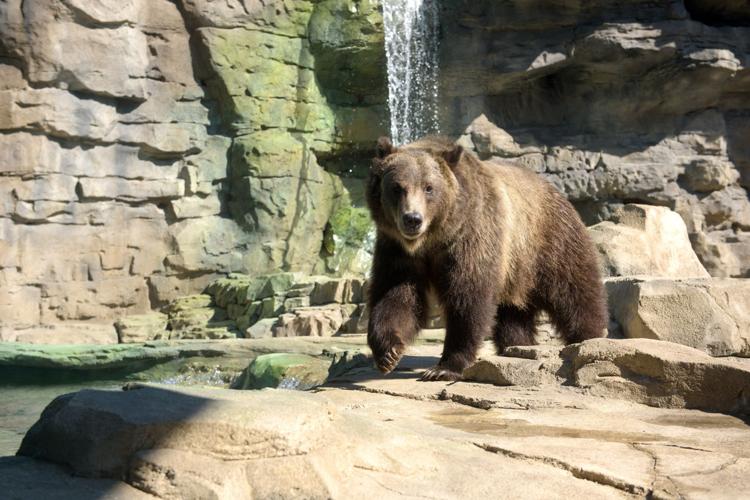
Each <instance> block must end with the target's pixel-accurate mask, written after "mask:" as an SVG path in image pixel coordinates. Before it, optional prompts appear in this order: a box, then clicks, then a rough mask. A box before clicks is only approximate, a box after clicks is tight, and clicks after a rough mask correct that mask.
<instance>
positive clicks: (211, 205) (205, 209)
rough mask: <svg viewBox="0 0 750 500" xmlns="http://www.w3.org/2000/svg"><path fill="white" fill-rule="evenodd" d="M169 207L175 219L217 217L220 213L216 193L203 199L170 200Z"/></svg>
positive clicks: (219, 204) (192, 197)
mask: <svg viewBox="0 0 750 500" xmlns="http://www.w3.org/2000/svg"><path fill="white" fill-rule="evenodd" d="M170 206H171V207H172V211H173V212H174V216H175V217H176V218H177V219H191V218H196V217H206V216H209V215H218V214H219V212H221V201H220V200H219V196H218V194H217V193H213V194H211V195H209V196H206V197H205V198H203V197H199V196H190V197H185V198H179V199H176V200H172V201H171V202H170Z"/></svg>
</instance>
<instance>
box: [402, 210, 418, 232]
mask: <svg viewBox="0 0 750 500" xmlns="http://www.w3.org/2000/svg"><path fill="white" fill-rule="evenodd" d="M403 221H404V229H406V230H408V231H416V230H417V229H419V226H421V225H422V214H420V213H419V212H408V213H405V214H404V216H403Z"/></svg>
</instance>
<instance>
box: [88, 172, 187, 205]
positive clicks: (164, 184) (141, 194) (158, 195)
mask: <svg viewBox="0 0 750 500" xmlns="http://www.w3.org/2000/svg"><path fill="white" fill-rule="evenodd" d="M79 183H80V186H81V197H82V198H83V199H115V200H122V201H145V200H149V199H156V200H159V199H169V198H179V197H181V196H183V195H184V194H185V183H184V181H183V180H182V179H174V180H170V181H167V180H158V181H134V180H125V179H120V178H117V177H109V178H107V177H104V178H90V177H82V178H81V179H80V180H79Z"/></svg>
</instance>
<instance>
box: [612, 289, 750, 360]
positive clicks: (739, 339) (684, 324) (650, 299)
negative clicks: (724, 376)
mask: <svg viewBox="0 0 750 500" xmlns="http://www.w3.org/2000/svg"><path fill="white" fill-rule="evenodd" d="M606 288H607V293H608V295H609V305H610V311H611V314H612V316H613V318H614V319H615V321H617V322H618V323H619V325H620V326H621V328H622V332H623V334H624V336H625V337H628V338H648V339H658V340H667V341H670V342H675V343H678V344H683V345H686V346H690V347H694V348H696V349H700V350H702V351H705V352H707V353H708V354H711V355H712V356H731V355H734V356H750V280H747V279H731V278H725V279H718V278H713V279H680V280H668V279H659V278H621V279H610V280H607V281H606Z"/></svg>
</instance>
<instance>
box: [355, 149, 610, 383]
mask: <svg viewBox="0 0 750 500" xmlns="http://www.w3.org/2000/svg"><path fill="white" fill-rule="evenodd" d="M366 197H367V203H368V206H369V209H370V213H371V215H372V219H373V221H374V222H375V225H376V228H377V241H376V244H375V255H374V260H373V266H372V273H371V280H370V288H369V294H368V305H369V308H370V319H369V325H368V332H367V341H368V344H369V345H370V348H371V350H372V353H373V356H374V358H375V364H376V366H377V367H378V369H379V370H380V371H381V372H383V373H389V372H391V371H392V370H393V369H394V368H395V367H396V365H397V364H398V362H399V360H400V359H401V357H402V355H403V353H404V350H405V349H406V346H407V345H408V344H409V343H411V342H412V341H413V340H414V339H415V337H416V336H417V334H418V333H419V331H420V329H422V328H424V326H425V322H426V319H427V317H426V315H427V310H428V307H427V296H428V293H434V295H435V296H436V297H437V298H438V300H439V302H440V304H441V306H442V308H443V313H444V318H445V323H446V333H445V344H444V348H443V354H442V357H441V358H440V361H439V363H438V364H437V365H436V366H434V367H433V368H431V369H429V370H427V371H426V372H425V373H424V374H423V375H422V377H421V379H422V380H459V379H460V378H461V376H462V372H463V370H464V369H465V368H466V367H467V366H469V365H470V364H471V363H473V362H474V360H475V359H476V355H477V351H478V349H479V347H480V345H481V343H482V341H483V340H484V338H485V337H488V336H489V335H490V334H493V337H494V341H495V345H496V347H497V350H498V352H502V351H503V350H504V349H505V348H506V347H508V346H514V345H530V344H534V343H535V340H534V335H535V319H536V316H537V314H538V313H539V312H540V311H542V310H543V311H546V312H547V313H548V315H549V316H550V318H551V320H552V322H553V324H554V325H555V327H556V328H557V330H558V332H560V334H561V335H562V336H563V337H564V339H565V341H566V342H568V343H572V342H580V341H583V340H586V339H590V338H594V337H600V336H602V334H603V332H604V329H605V327H606V322H607V318H608V316H607V312H606V303H605V295H604V290H603V285H602V281H601V278H600V275H599V265H598V261H597V254H596V251H595V249H594V247H593V244H592V242H591V240H590V239H589V236H588V233H587V231H586V228H585V226H584V225H583V223H582V222H581V219H580V217H579V216H578V213H577V212H576V211H575V209H574V208H573V206H572V205H571V204H570V202H568V200H567V199H566V198H565V197H564V196H563V195H562V194H561V193H560V192H559V191H558V190H557V189H555V188H554V187H553V186H552V185H551V184H549V183H548V182H546V181H545V180H544V179H542V178H541V177H540V176H538V175H537V174H535V173H533V172H531V171H529V170H526V169H524V168H522V167H517V166H512V165H503V164H498V163H494V162H483V161H480V160H479V159H478V158H477V157H476V156H474V155H473V154H472V153H469V152H465V151H464V150H463V149H462V148H461V146H458V145H455V144H453V143H452V142H451V141H449V140H447V139H445V138H440V137H427V138H424V139H422V140H420V141H417V142H414V143H411V144H407V145H405V146H400V147H398V148H396V147H394V146H393V145H392V144H391V142H390V140H389V139H388V138H384V137H383V138H380V139H379V140H378V145H377V152H376V157H375V158H374V159H373V162H372V166H371V169H370V173H369V176H368V181H367V192H366Z"/></svg>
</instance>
